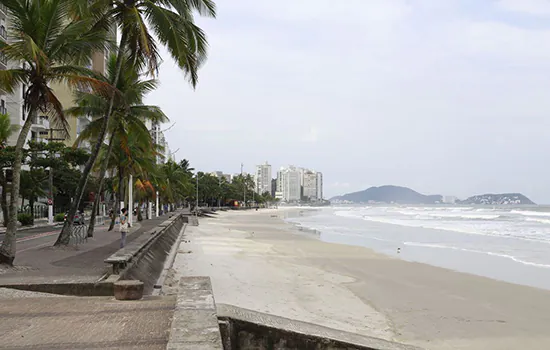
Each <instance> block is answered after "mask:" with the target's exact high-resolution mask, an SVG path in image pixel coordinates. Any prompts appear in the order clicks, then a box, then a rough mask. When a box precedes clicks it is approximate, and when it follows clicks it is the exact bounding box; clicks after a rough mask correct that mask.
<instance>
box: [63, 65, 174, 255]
mask: <svg viewBox="0 0 550 350" xmlns="http://www.w3.org/2000/svg"><path fill="white" fill-rule="evenodd" d="M116 64H117V57H116V56H115V55H111V56H110V58H109V61H108V62H107V71H106V74H105V75H104V76H101V80H102V81H104V82H105V83H106V84H113V83H114V81H115V77H116ZM123 67H124V69H123V70H122V71H121V74H120V78H119V79H118V82H117V85H116V88H117V91H118V96H117V97H116V98H115V104H116V106H117V107H116V108H114V109H113V111H112V118H111V121H110V123H109V124H110V125H109V130H108V131H109V133H110V138H109V146H108V147H107V150H106V154H105V155H104V157H103V159H108V158H109V157H110V155H111V153H112V150H113V147H114V146H115V144H116V142H113V141H114V138H115V136H116V134H117V133H119V134H120V133H122V134H124V133H126V131H127V129H129V128H130V129H133V131H134V132H137V133H139V136H140V137H142V138H146V139H150V138H151V136H150V134H149V131H148V130H147V127H146V125H145V121H150V122H152V123H164V122H167V121H168V118H167V117H166V115H165V114H164V113H163V112H162V110H161V109H160V107H158V106H149V105H144V104H143V99H144V98H145V96H146V95H147V94H148V93H149V92H151V91H152V90H154V89H155V88H156V87H157V86H158V81H157V80H154V79H148V80H143V79H142V78H143V77H142V76H141V75H140V74H139V72H138V71H137V70H136V67H135V65H134V64H133V62H130V61H129V60H128V59H126V60H125V62H124V65H123ZM75 102H76V104H77V106H76V107H73V108H70V109H69V110H67V111H66V114H68V115H72V116H83V115H88V116H91V117H92V118H93V121H92V122H91V123H90V124H88V125H87V126H86V128H85V129H84V130H83V131H82V132H81V133H80V135H79V137H78V138H77V140H76V142H75V144H76V145H78V144H80V143H81V142H82V141H84V140H91V139H97V138H98V137H99V135H100V134H101V129H102V125H103V123H104V121H105V114H106V112H107V110H108V108H109V98H105V96H101V95H97V94H94V93H91V92H79V93H77V94H76V99H75ZM119 136H120V135H119ZM100 164H101V167H100V169H101V170H100V173H99V190H98V194H101V193H102V192H103V187H104V182H105V174H106V172H107V167H108V162H100ZM100 197H101V195H99V196H96V200H95V201H94V205H93V209H92V215H91V217H90V224H89V226H88V236H89V237H92V236H93V232H94V228H95V218H96V214H97V211H98V208H99V201H100ZM119 201H120V199H119V200H117V201H116V202H115V212H118V209H120V208H118V204H117V203H118V202H119ZM68 232H70V231H66V230H63V231H61V233H60V235H59V238H58V240H57V242H56V244H57V245H59V244H68V243H69V239H70V235H69V234H68Z"/></svg>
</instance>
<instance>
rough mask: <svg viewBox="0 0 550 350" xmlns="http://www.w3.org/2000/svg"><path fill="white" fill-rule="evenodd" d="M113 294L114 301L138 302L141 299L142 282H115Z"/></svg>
mask: <svg viewBox="0 0 550 350" xmlns="http://www.w3.org/2000/svg"><path fill="white" fill-rule="evenodd" d="M114 294H115V299H116V300H140V299H141V298H143V282H141V281H135V280H126V281H117V282H115V283H114Z"/></svg>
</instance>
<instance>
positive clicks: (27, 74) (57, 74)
mask: <svg viewBox="0 0 550 350" xmlns="http://www.w3.org/2000/svg"><path fill="white" fill-rule="evenodd" d="M2 5H4V6H5V7H6V8H7V10H8V14H9V16H10V18H11V22H10V24H11V28H9V30H10V32H9V36H10V42H9V43H8V42H6V41H4V40H3V39H2V40H0V52H1V53H2V54H4V55H5V57H6V58H7V59H8V60H11V61H14V62H21V63H22V65H21V67H20V68H13V69H7V70H1V71H0V88H1V89H3V90H4V91H6V92H8V93H13V92H14V89H15V87H16V86H18V85H22V86H23V96H24V97H23V108H24V111H25V112H26V120H25V123H24V125H23V127H22V129H21V131H20V133H19V136H18V138H17V142H16V145H15V159H14V163H13V181H12V187H11V196H10V205H9V216H8V227H7V231H6V235H5V236H4V240H3V242H2V246H1V247H0V263H7V264H10V265H11V264H13V260H14V258H15V253H16V246H15V242H16V238H15V234H16V230H17V226H16V225H17V202H18V200H19V188H20V175H21V163H22V160H23V147H24V146H25V140H26V138H27V135H28V133H29V130H30V128H31V124H32V120H33V119H34V118H36V117H37V116H39V115H41V116H42V115H43V116H46V117H48V118H49V120H50V125H52V126H54V127H58V128H63V129H65V130H66V128H67V121H66V120H65V115H64V113H63V106H62V105H61V102H60V101H59V99H58V98H57V96H56V94H55V92H54V91H53V90H52V89H51V88H50V86H51V84H54V83H66V84H68V85H69V86H71V87H74V88H89V89H92V90H94V91H96V92H97V93H104V94H109V96H110V95H112V94H113V91H112V89H111V88H110V87H109V86H108V85H106V84H104V83H102V82H100V81H98V80H97V79H95V78H94V73H93V72H92V71H91V70H89V69H86V68H83V67H82V64H83V63H84V62H89V59H90V57H91V55H92V54H93V53H94V52H98V51H103V50H105V49H107V46H108V44H109V42H108V40H107V39H106V33H107V30H108V29H109V28H108V27H106V22H105V21H104V20H103V19H99V17H97V16H89V17H81V16H78V13H77V12H75V11H76V10H75V8H74V6H73V5H74V1H73V0H2ZM91 7H93V5H92V6H91ZM100 12H101V11H99V10H98V11H96V13H98V14H99V13H100Z"/></svg>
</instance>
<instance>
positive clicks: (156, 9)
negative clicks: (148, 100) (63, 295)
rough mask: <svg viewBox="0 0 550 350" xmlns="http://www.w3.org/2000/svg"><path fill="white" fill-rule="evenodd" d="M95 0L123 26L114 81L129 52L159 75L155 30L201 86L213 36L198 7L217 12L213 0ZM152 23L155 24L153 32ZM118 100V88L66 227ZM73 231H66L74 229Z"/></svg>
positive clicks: (206, 12) (112, 21)
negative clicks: (209, 39)
mask: <svg viewBox="0 0 550 350" xmlns="http://www.w3.org/2000/svg"><path fill="white" fill-rule="evenodd" d="M79 1H80V2H82V1H84V0H79ZM95 2H96V3H98V2H99V3H102V4H103V5H104V8H106V9H108V10H107V11H106V13H107V15H106V19H107V21H108V22H110V24H111V25H114V26H116V27H117V28H120V42H119V43H118V51H117V55H116V57H117V60H116V64H115V67H116V69H115V72H114V76H115V79H114V81H113V85H114V86H116V85H117V84H118V79H120V72H121V70H122V65H123V61H124V57H125V55H126V54H128V55H129V57H130V61H131V62H134V63H136V64H141V63H143V64H144V65H145V66H146V67H147V71H148V72H149V73H150V74H152V75H154V74H155V73H156V72H157V71H158V67H159V64H160V61H161V57H160V53H159V51H158V44H157V41H156V40H155V39H154V37H153V34H155V35H156V37H157V38H158V41H159V42H160V43H161V44H162V45H164V46H166V47H167V49H168V51H169V52H170V55H171V56H172V58H173V59H174V60H175V61H176V63H177V65H178V66H179V67H180V68H181V69H182V70H183V72H184V73H185V74H186V76H187V77H188V78H189V81H190V82H191V85H192V86H193V87H195V86H196V84H197V80H198V74H197V71H198V69H199V67H200V66H201V64H202V63H203V62H204V61H205V60H206V52H207V40H206V35H205V34H204V32H203V31H202V30H201V29H200V28H199V27H198V26H197V25H196V24H195V23H194V12H198V13H199V15H202V16H209V17H215V15H216V7H215V4H214V2H213V1H212V0H111V1H100V0H96V1H95ZM83 4H85V2H84V3H83ZM149 28H151V29H152V32H151V31H150V29H149ZM114 102H115V96H114V94H113V95H112V96H111V98H110V101H109V107H108V109H107V113H106V114H105V118H104V120H103V123H102V124H101V130H100V134H99V137H98V139H97V142H96V144H95V146H94V147H93V149H92V154H91V158H90V160H89V161H88V163H87V164H86V166H85V167H84V171H83V176H82V178H81V180H80V182H79V184H78V189H77V192H78V193H79V194H78V195H77V197H76V199H75V202H74V203H73V205H72V207H71V210H70V211H69V214H68V218H67V221H66V222H65V225H64V227H63V230H64V231H67V232H70V231H71V226H72V223H73V218H74V215H75V213H76V209H77V208H78V205H79V202H80V200H81V198H82V194H83V189H84V188H85V187H86V181H87V180H88V175H89V174H90V171H91V170H92V167H93V165H94V162H95V161H96V158H97V156H98V154H99V151H100V149H101V147H102V145H103V141H104V139H105V136H106V135H107V130H108V127H109V120H110V118H111V114H112V111H113V107H114ZM67 232H66V233H65V234H64V236H67V234H69V233H67ZM60 237H61V235H60Z"/></svg>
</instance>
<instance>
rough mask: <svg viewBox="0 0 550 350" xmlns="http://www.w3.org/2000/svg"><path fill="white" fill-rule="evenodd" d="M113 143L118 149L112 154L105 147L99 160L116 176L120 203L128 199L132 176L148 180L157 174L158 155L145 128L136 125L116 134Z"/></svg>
mask: <svg viewBox="0 0 550 350" xmlns="http://www.w3.org/2000/svg"><path fill="white" fill-rule="evenodd" d="M112 142H113V143H114V144H115V145H117V147H116V148H113V150H112V152H111V153H110V154H108V152H107V151H108V150H107V148H108V147H104V151H103V152H102V153H101V154H100V157H99V159H100V160H101V162H102V163H107V164H108V165H107V168H108V169H111V170H112V172H113V173H114V174H116V178H115V179H114V181H113V187H114V189H115V190H116V192H117V193H118V194H117V197H118V198H117V201H116V202H119V201H120V200H122V199H123V198H126V196H125V190H127V186H126V183H127V180H128V177H129V175H130V174H132V175H136V176H137V178H143V179H146V178H148V176H150V175H151V174H153V173H154V172H155V168H156V164H155V161H156V157H157V155H158V153H157V152H156V151H155V147H154V145H153V140H152V138H151V137H150V136H149V133H148V130H147V128H145V126H142V127H141V128H139V127H138V126H137V125H136V124H128V125H127V126H126V127H125V128H120V129H118V130H116V131H115V132H114V138H113V139H112ZM107 155H108V157H107ZM115 208H117V209H118V203H115ZM115 212H116V211H115ZM114 219H115V218H114V217H113V218H112V220H111V225H110V227H109V230H112V229H113V227H114V223H115V220H114Z"/></svg>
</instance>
